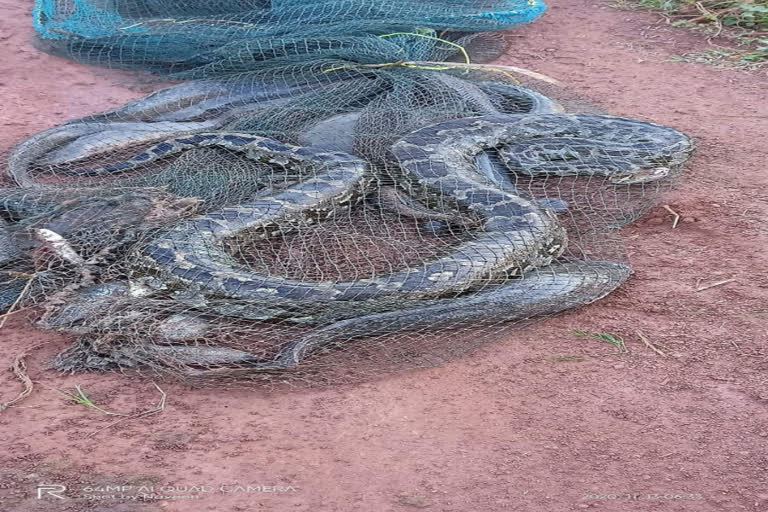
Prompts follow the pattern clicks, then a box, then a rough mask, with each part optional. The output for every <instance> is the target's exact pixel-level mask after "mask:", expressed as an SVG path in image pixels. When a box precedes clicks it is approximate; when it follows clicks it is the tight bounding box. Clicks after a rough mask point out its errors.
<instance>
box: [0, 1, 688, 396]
mask: <svg viewBox="0 0 768 512" xmlns="http://www.w3.org/2000/svg"><path fill="white" fill-rule="evenodd" d="M542 9H543V7H542V5H541V4H539V3H536V2H534V1H530V2H509V1H482V2H480V1H478V2H469V1H463V2H458V1H448V0H443V1H436V0H435V1H426V2H419V3H418V4H417V3H410V2H387V1H379V2H375V3H374V2H371V3H369V2H359V1H358V2H307V1H299V0H294V1H287V0H286V1H282V2H277V1H273V2H265V1H259V0H254V1H252V2H218V3H203V2H199V3H195V2H194V1H189V0H188V1H186V2H181V1H173V2H165V3H162V4H160V3H157V4H153V3H151V2H137V1H134V2H118V1H106V2H105V1H100V2H90V3H89V2H45V1H42V0H41V1H39V2H38V3H37V7H36V10H35V24H36V28H37V30H38V34H39V36H40V38H41V40H43V41H44V42H45V45H46V49H47V50H49V51H54V52H56V53H58V54H61V55H66V56H69V57H71V58H75V59H78V60H81V61H84V62H89V63H97V64H102V65H109V66H112V67H130V68H138V69H141V70H144V71H150V72H155V73H161V74H163V75H165V76H168V75H170V76H171V77H172V78H174V79H183V80H184V81H181V82H180V83H178V84H176V85H173V86H170V87H167V88H165V89H161V90H159V91H157V92H155V93H153V94H151V95H149V96H147V97H144V98H141V99H139V100H136V101H134V102H131V103H129V104H126V105H123V106H122V107H119V108H117V109H114V110H111V111H108V112H102V113H94V114H89V115H84V116H83V117H82V118H79V119H75V120H72V121H70V122H68V123H65V124H63V125H60V126H56V127H53V128H51V129H49V130H46V131H44V132H41V133H38V134H36V135H34V136H32V137H30V138H29V139H27V140H25V141H22V142H21V143H20V144H18V145H17V146H15V147H14V148H13V149H12V150H11V151H10V152H9V154H8V157H7V168H8V172H9V175H10V176H11V177H12V178H13V180H14V181H15V182H16V184H17V185H18V186H15V187H7V188H5V189H1V190H0V309H5V310H14V309H18V308H21V307H37V309H36V311H39V318H38V319H37V321H36V325H37V326H38V327H41V328H46V329H55V330H59V331H62V332H66V333H70V334H71V335H72V336H73V342H72V345H71V346H70V347H69V348H67V349H66V350H64V351H63V352H62V353H60V354H59V355H58V356H57V358H56V360H55V361H54V362H53V366H54V367H55V368H57V369H59V370H61V371H86V370H110V369H123V370H128V369H130V370H132V371H137V372H144V373H148V374H152V375H157V374H160V375H169V376H173V377H176V378H180V379H185V380H187V381H189V382H194V383H207V382H215V381H217V380H218V379H228V378H242V379H251V380H265V381H268V382H273V383H274V382H310V383H322V382H339V381H347V380H354V379H356V378H363V377H368V376H371V375H377V374H381V373H384V372H387V371H391V370H396V369H403V368H409V367H421V366H432V365H435V364H440V363H441V362H443V361H445V360H447V359H450V358H454V357H456V356H458V355H461V354H463V353H466V352H467V351H469V350H471V349H473V348H475V347H477V346H478V345H479V344H481V343H484V342H486V341H488V340H491V339H494V338H496V337H498V336H499V335H503V334H504V333H507V332H509V329H510V328H511V327H512V326H516V325H520V324H521V323H522V322H527V321H530V320H531V319H536V318H541V317H545V316H549V315H553V314H556V313H559V312H561V311H565V310H568V309H572V308H575V307H578V306H581V305H583V304H587V303H590V302H594V301H595V300H598V299H600V298H602V297H603V296H605V295H607V294H608V293H610V292H611V291H612V290H614V289H615V288H616V287H618V286H619V285H621V283H623V282H624V281H625V280H626V279H627V278H628V277H629V273H630V267H629V265H628V263H627V258H626V254H625V251H624V248H623V245H622V242H621V239H620V235H619V231H618V228H620V227H621V226H623V225H626V224H628V223H630V222H632V221H633V220H634V219H636V218H637V217H638V216H640V215H642V213H643V212H645V211H646V210H647V209H648V208H650V207H651V206H653V205H654V204H656V202H657V201H658V198H659V196H660V194H661V193H662V192H663V191H664V190H665V189H667V188H668V187H669V186H670V184H672V183H673V182H674V181H675V179H676V178H677V176H678V175H679V174H680V172H681V168H682V165H683V163H684V162H685V160H686V159H687V157H688V155H689V154H690V153H691V151H692V149H693V147H692V145H691V143H690V140H689V139H688V138H687V137H685V136H684V135H682V134H680V133H679V132H676V131H674V130H672V129H669V128H666V127H661V126H658V125H652V124H649V123H642V122H639V121H634V120H629V119H622V118H615V117H611V116H607V115H604V114H605V113H604V112H599V111H598V110H597V109H594V108H588V107H585V105H584V104H583V103H582V102H579V101H578V98H577V97H575V96H574V95H573V94H571V93H569V92H567V91H565V90H564V89H562V88H561V87H560V86H558V85H555V84H554V83H553V82H552V81H551V80H548V79H546V78H545V77H539V78H531V77H529V76H527V75H521V74H517V73H514V72H513V71H512V70H510V69H509V68H506V67H503V66H495V65H493V64H485V65H483V64H480V65H478V64H477V63H478V62H489V61H492V60H493V59H494V58H495V57H497V56H499V55H500V54H502V53H503V52H504V51H506V49H507V46H506V43H505V41H504V39H503V37H502V35H501V34H500V33H499V32H498V30H500V29H505V28H509V27H513V26H515V25H518V24H520V23H524V22H528V21H531V20H532V19H533V18H535V17H536V16H538V15H539V14H540V13H541V11H542Z"/></svg>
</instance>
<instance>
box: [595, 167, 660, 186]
mask: <svg viewBox="0 0 768 512" xmlns="http://www.w3.org/2000/svg"><path fill="white" fill-rule="evenodd" d="M671 172H672V169H670V168H669V167H651V168H647V169H641V170H639V171H637V172H631V173H626V174H619V175H616V176H611V177H610V178H609V181H610V182H611V183H615V184H616V185H632V184H635V183H648V182H651V181H657V180H660V179H662V178H666V177H667V176H669V174H670V173H671Z"/></svg>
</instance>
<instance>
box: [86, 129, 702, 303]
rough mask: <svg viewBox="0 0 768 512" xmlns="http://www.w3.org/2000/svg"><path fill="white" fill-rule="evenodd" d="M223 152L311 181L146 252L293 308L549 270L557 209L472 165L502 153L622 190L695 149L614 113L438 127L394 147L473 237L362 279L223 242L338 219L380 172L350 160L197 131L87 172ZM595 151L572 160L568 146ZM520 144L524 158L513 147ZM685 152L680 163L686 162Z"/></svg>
mask: <svg viewBox="0 0 768 512" xmlns="http://www.w3.org/2000/svg"><path fill="white" fill-rule="evenodd" d="M210 146H217V147H222V148H226V149H229V150H233V151H239V152H243V153H245V155H246V156H247V158H249V159H253V160H258V161H261V162H267V163H270V164H275V165H279V166H298V167H299V168H301V169H303V170H304V172H305V173H306V175H307V176H308V178H307V179H306V180H304V181H301V182H300V183H298V184H296V185H293V186H291V187H288V188H287V189H284V190H282V191H280V192H278V193H277V194H274V195H271V196H262V197H259V198H257V199H255V200H253V201H247V202H243V203H241V204H238V205H235V206H230V207H226V208H222V209H219V210H214V211H211V212H207V213H204V214H202V215H199V216H197V217H194V218H191V219H188V220H185V221H182V222H181V223H179V224H177V225H176V226H174V227H173V228H171V229H170V230H168V231H166V232H164V233H161V234H159V236H158V237H157V238H156V239H154V240H153V241H152V242H150V243H149V244H148V246H147V247H146V248H145V249H144V250H143V259H144V261H145V262H147V263H148V264H149V265H150V266H152V267H154V268H155V269H156V270H159V271H160V272H162V273H163V275H164V276H165V277H167V278H169V279H171V280H173V281H177V282H181V283H184V284H187V285H193V286H195V287H197V288H199V289H200V291H202V292H204V293H207V294H211V295H216V296H223V297H229V298H234V299H246V300H256V301H262V302H264V303H265V304H266V303H269V304H273V305H280V304H285V305H295V304H297V303H299V304H300V303H302V302H307V301H310V302H311V301H319V302H323V301H349V300H368V299H373V298H376V297H380V296H387V295H398V294H401V295H402V294H406V295H408V297H409V298H427V297H440V296H445V295H448V294H455V293H461V292H464V291H467V290H469V289H471V288H472V287H473V286H475V285H476V284H477V283H478V282H479V281H481V280H483V281H484V280H488V279H492V278H494V277H498V276H500V275H505V276H510V275H511V276H514V275H519V274H520V273H522V272H526V271H528V270H530V269H532V268H539V267H543V266H546V265H548V264H550V263H551V262H552V261H553V260H554V259H556V258H557V257H559V256H560V255H561V254H562V252H563V251H564V249H565V246H566V244H567V236H566V233H565V230H564V229H563V228H562V227H561V226H560V225H559V223H558V221H557V219H556V217H555V216H554V214H553V213H552V212H551V211H548V210H547V209H544V208H541V207H540V206H539V205H537V204H536V203H535V202H533V201H530V200H528V199H526V198H524V197H522V196H521V195H519V194H516V193H515V192H513V191H512V190H504V189H501V188H499V187H497V186H494V185H493V184H490V183H488V181H487V179H485V178H484V177H483V176H482V175H481V174H480V173H478V172H477V170H476V168H475V167H474V165H473V163H474V160H473V158H474V157H475V156H476V155H477V154H478V153H480V152H481V151H484V150H487V149H490V148H500V155H503V159H504V161H505V163H506V164H507V165H508V166H509V167H510V168H511V169H512V170H514V171H515V172H521V173H523V174H530V175H541V174H555V175H558V176H562V175H568V174H590V175H602V176H607V177H608V178H609V180H610V181H612V182H614V183H617V184H632V183H645V182H648V181H653V180H657V179H660V178H662V177H664V176H667V175H668V174H669V173H670V172H671V169H673V168H674V167H675V165H677V164H679V163H680V162H681V161H682V160H684V158H685V155H687V154H689V153H690V151H691V150H692V143H690V140H689V139H688V138H687V137H686V136H685V135H683V134H681V133H680V132H677V131H676V130H673V129H670V128H666V127H662V126H659V125H654V124H651V123H646V122H642V121H636V120H632V119H625V118H619V117H613V116H600V115H587V114H533V115H531V114H525V115H521V114H496V115H488V116H479V117H474V118H462V119H456V120H451V121H445V122H442V123H437V124H434V125H432V126H428V127H424V128H422V129H419V130H416V131H414V132H412V133H410V134H408V135H406V136H405V137H403V138H402V139H401V140H399V141H397V142H396V143H395V144H393V146H392V153H393V155H394V158H395V159H396V161H397V163H398V165H399V166H400V168H401V169H402V170H403V172H404V175H405V177H406V178H407V180H408V181H409V183H411V184H416V185H417V186H420V187H423V188H425V189H426V190H428V191H430V192H432V193H435V194H438V195H440V196H442V197H449V198H451V199H452V200H453V201H454V202H455V204H456V205H457V206H459V207H461V208H465V209H467V210H470V211H472V212H474V213H475V214H478V215H479V216H480V217H481V219H482V224H481V227H480V228H479V229H478V230H477V232H476V233H475V236H474V238H473V239H472V240H470V241H468V242H465V243H463V244H460V245H459V246H458V247H456V248H454V249H453V250H452V251H451V252H449V253H448V254H446V255H445V256H443V257H440V258H437V259H435V260H432V261H428V262H426V263H424V264H423V265H421V266H416V267H414V268H407V269H404V270H402V271H396V272H392V273H390V274H385V275H380V276H377V277H372V278H367V279H356V280H352V281H318V282H307V281H298V280H291V279H287V278H281V277H277V276H268V275H262V274H258V273H255V272H251V271H250V270H249V269H247V268H245V267H243V266H242V265H240V264H238V263H237V262H236V261H235V260H234V259H233V258H232V256H230V255H229V254H228V253H227V251H226V249H225V247H224V245H223V242H224V240H225V239H227V238H229V237H232V236H235V235H237V234H239V233H241V232H243V231H244V230H250V229H261V230H265V231H270V230H271V231H272V232H277V233H279V232H280V230H281V229H282V227H284V226H288V225H291V224H295V223H298V222H314V221H315V220H316V219H317V218H318V217H323V216H325V217H331V216H333V214H334V213H335V212H336V211H337V210H338V209H339V208H343V207H349V206H350V205H351V204H352V203H354V201H355V199H356V198H359V197H361V196H362V195H364V193H365V190H366V187H367V185H368V183H370V178H371V173H370V171H369V169H368V168H367V165H366V163H365V162H364V161H363V160H361V159H359V158H357V157H355V156H352V155H350V154H347V153H343V152H338V151H329V150H325V149H323V148H311V147H301V146H292V145H290V144H283V143H281V142H278V141H276V140H273V139H269V138H266V137H258V136H253V135H247V134H237V133H222V132H213V133H198V134H195V135H191V136H188V137H177V138H175V139H170V140H168V141H165V142H162V143H160V144H156V145H154V146H152V147H150V148H149V149H147V150H145V151H143V152H141V153H139V154H137V155H136V156H134V157H133V158H131V159H128V160H125V161H122V162H119V163H117V164H112V165H109V166H104V167H101V168H98V169H95V170H86V171H83V172H88V173H91V174H99V173H116V172H118V173H119V172H126V171H128V170H132V169H136V168H139V167H142V166H145V165H148V164H149V163H151V162H154V161H156V160H159V159H162V158H167V157H168V156H171V155H173V154H177V153H179V152H182V151H184V150H186V149H189V148H193V147H210ZM574 146H575V147H578V148H580V149H586V148H591V149H589V151H581V152H577V153H576V154H575V157H574V154H573V152H572V151H570V150H569V149H568V148H570V147H574ZM509 147H514V148H515V151H514V152H512V151H506V150H505V148H509ZM681 155H682V156H681Z"/></svg>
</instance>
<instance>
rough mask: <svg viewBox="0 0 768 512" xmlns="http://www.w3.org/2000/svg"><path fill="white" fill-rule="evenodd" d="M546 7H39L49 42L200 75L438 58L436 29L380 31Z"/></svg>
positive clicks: (505, 3) (522, 17) (503, 1)
mask: <svg viewBox="0 0 768 512" xmlns="http://www.w3.org/2000/svg"><path fill="white" fill-rule="evenodd" d="M544 10H545V5H544V3H543V2H541V1H540V0H495V1H494V0H476V1H460V2H459V1H448V0H427V1H419V2H410V1H401V2H381V1H371V0H341V1H338V0H337V1H332V2H328V1H311V0H293V1H291V0H284V1H272V2H270V1H266V0H254V1H235V2H200V1H195V0H191V1H171V2H165V1H155V2H152V1H149V0H147V1H138V0H130V1H111V2H103V1H98V2H97V1H95V0H90V1H89V0H36V2H35V8H34V15H33V17H34V24H35V28H36V30H37V33H38V36H39V38H40V39H41V40H42V41H44V42H45V48H47V49H48V50H49V51H52V52H57V53H59V54H63V55H67V56H69V57H71V58H74V59H77V60H81V61H84V62H88V63H95V64H101V65H109V66H112V67H125V68H134V69H144V70H149V71H152V72H158V73H181V72H183V73H185V75H184V77H185V78H188V77H195V78H199V77H201V76H211V73H213V74H221V73H226V72H231V71H238V72H242V71H247V70H249V69H252V68H258V67H260V66H263V65H265V62H266V61H278V62H271V65H279V64H280V62H279V61H285V60H290V59H295V58H299V59H301V60H302V61H305V62H306V61H310V60H316V59H327V58H329V57H334V58H338V59H346V60H349V61H357V62H364V63H384V62H395V61H397V60H399V59H410V60H433V58H434V57H436V54H439V53H441V51H442V50H440V48H441V47H442V46H444V45H441V43H440V42H439V41H437V39H433V40H431V41H430V40H429V39H427V38H421V39H420V40H414V38H413V37H408V36H402V37H397V38H395V37H393V38H388V39H386V40H382V39H381V38H380V37H379V36H382V35H386V34H392V33H414V32H416V33H419V34H422V35H429V36H432V37H434V38H438V36H440V37H442V36H443V35H444V34H445V33H448V32H450V33H458V34H463V35H466V34H468V33H476V32H487V31H499V30H505V29H509V28H513V27H516V26H518V25H522V24H526V23H530V22H531V21H533V20H534V19H536V18H537V17H539V16H540V15H541V14H542V13H543V12H544ZM234 62H236V64H233V63H234ZM219 66H221V67H219ZM199 68H204V70H203V71H196V72H192V71H190V70H196V69H199Z"/></svg>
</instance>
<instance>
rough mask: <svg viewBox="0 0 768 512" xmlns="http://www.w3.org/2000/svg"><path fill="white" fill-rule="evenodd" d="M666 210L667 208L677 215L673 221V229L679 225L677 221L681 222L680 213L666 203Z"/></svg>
mask: <svg viewBox="0 0 768 512" xmlns="http://www.w3.org/2000/svg"><path fill="white" fill-rule="evenodd" d="M662 208H664V209H665V210H667V211H668V212H669V213H671V214H672V215H674V216H675V218H674V220H673V221H672V229H675V228H676V227H677V223H678V222H680V214H679V213H677V212H676V211H675V210H673V209H672V208H670V207H669V205H668V204H665V205H664V206H662Z"/></svg>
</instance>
